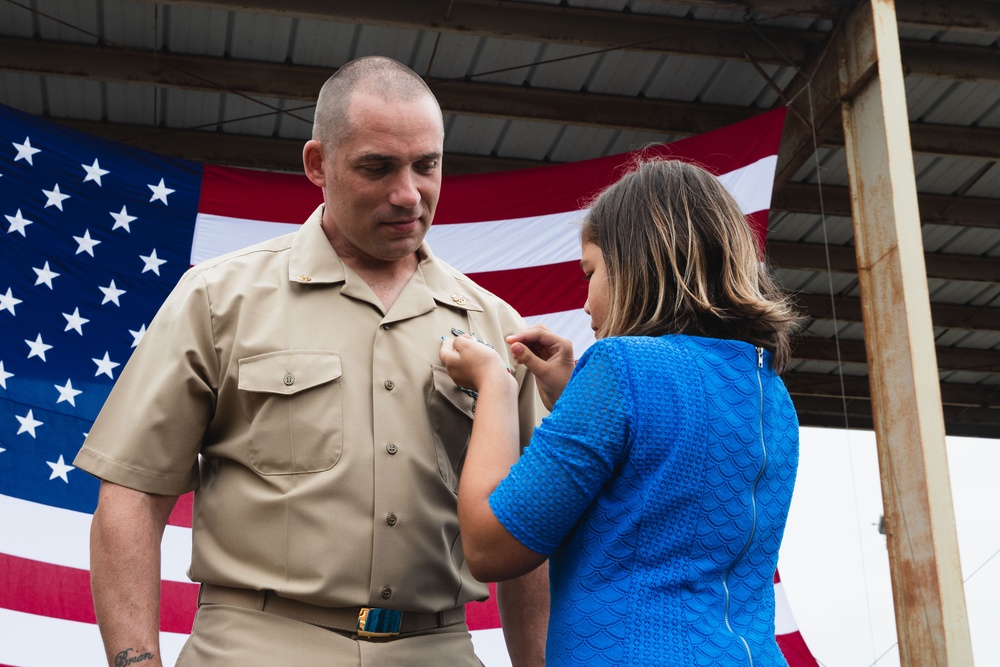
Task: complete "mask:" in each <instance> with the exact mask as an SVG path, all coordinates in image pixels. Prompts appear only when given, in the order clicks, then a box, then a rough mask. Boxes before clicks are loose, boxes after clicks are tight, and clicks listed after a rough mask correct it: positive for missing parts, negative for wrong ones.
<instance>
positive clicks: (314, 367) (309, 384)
mask: <svg viewBox="0 0 1000 667" xmlns="http://www.w3.org/2000/svg"><path fill="white" fill-rule="evenodd" d="M239 365H240V378H239V384H238V386H239V388H240V389H242V390H244V391H257V392H265V393H270V394H286V395H291V394H295V393H298V392H300V391H304V390H306V389H312V388H313V387H317V386H319V385H321V384H325V383H327V382H330V381H332V380H336V379H337V378H339V377H340V354H338V353H337V352H327V351H323V350H289V351H281V352H268V353H266V354H258V355H257V356H254V357H247V358H246V359H240V361H239Z"/></svg>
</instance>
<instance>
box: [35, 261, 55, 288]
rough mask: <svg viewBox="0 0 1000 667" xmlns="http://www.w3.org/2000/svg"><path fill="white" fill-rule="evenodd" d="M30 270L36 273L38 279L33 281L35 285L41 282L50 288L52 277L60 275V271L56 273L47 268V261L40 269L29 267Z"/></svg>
mask: <svg viewBox="0 0 1000 667" xmlns="http://www.w3.org/2000/svg"><path fill="white" fill-rule="evenodd" d="M31 270H32V271H34V272H35V273H37V274H38V280H36V281H35V285H41V284H42V283H44V284H46V285H48V286H49V289H52V279H53V278H58V277H59V276H61V275H62V274H61V273H56V272H55V271H52V270H50V269H49V263H48V262H45V266H43V267H42V268H40V269H36V268H35V267H31Z"/></svg>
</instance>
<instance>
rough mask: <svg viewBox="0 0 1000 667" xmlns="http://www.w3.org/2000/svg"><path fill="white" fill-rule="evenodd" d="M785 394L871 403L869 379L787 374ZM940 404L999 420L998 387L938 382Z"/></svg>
mask: <svg viewBox="0 0 1000 667" xmlns="http://www.w3.org/2000/svg"><path fill="white" fill-rule="evenodd" d="M782 379H783V380H784V381H785V385H786V386H787V387H788V391H789V392H791V393H792V394H796V395H800V396H824V397H829V398H839V397H841V396H843V397H845V398H847V399H849V400H853V399H859V398H860V399H864V400H866V401H870V400H871V391H870V389H869V385H868V377H867V376H861V375H844V376H843V377H841V376H840V375H837V374H829V375H827V374H821V373H801V372H799V371H788V372H787V373H785V374H784V375H783V376H782ZM941 403H942V405H946V406H952V407H959V408H990V409H993V410H996V416H997V421H1000V386H996V385H993V386H990V385H981V384H959V383H957V382H942V383H941Z"/></svg>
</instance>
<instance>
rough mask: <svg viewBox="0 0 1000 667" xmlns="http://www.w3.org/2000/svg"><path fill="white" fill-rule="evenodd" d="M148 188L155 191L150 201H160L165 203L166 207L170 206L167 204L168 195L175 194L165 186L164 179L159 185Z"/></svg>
mask: <svg viewBox="0 0 1000 667" xmlns="http://www.w3.org/2000/svg"><path fill="white" fill-rule="evenodd" d="M146 187H147V188H149V189H150V190H152V191H153V196H152V197H150V198H149V201H151V202H152V201H156V200H157V199H159V200H160V201H161V202H163V205H164V206H169V204H167V195H169V194H171V193H173V192H174V191H173V190H171V189H170V188H168V187H167V186H166V185H164V184H163V179H162V178H161V179H160V184H159V185H147V186H146Z"/></svg>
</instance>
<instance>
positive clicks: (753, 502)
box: [722, 347, 767, 667]
mask: <svg viewBox="0 0 1000 667" xmlns="http://www.w3.org/2000/svg"><path fill="white" fill-rule="evenodd" d="M763 368H764V348H762V347H758V348H757V390H758V396H759V405H760V409H759V411H758V425H759V433H760V448H761V454H762V459H761V465H760V470H759V471H757V477H755V478H754V480H753V484H751V485H750V513H751V523H750V535H749V536H748V537H747V541H746V544H744V545H743V549H742V550H741V551H740V553H739V554H737V555H736V558H734V559H733V562H732V563H730V564H729V566H728V567H727V568H726V569H725V571H724V572H723V573H722V588H723V590H724V591H725V594H726V605H725V611H724V612H723V616H724V618H725V621H726V628H727V629H728V630H729V631H730V632H731V633H733V634H734V635H736V637H737V638H738V639H739V640H740V643H742V644H743V648H744V649H745V650H746V652H747V660H748V661H749V664H750V667H753V653H751V651H750V644H748V643H747V640H746V638H745V637H744V636H743V635H741V634H739V633H737V632H736V631H735V630H733V626H732V625H731V624H730V623H729V573H730V571H732V569H733V566H735V565H736V563H737V562H738V561H739V560H740V558H742V557H743V554H745V553H746V552H747V549H749V548H750V543H751V542H752V541H753V536H754V533H755V532H756V531H757V484H758V483H759V482H760V478H761V477H763V476H764V469H765V468H766V467H767V445H766V444H765V443H764V382H763V379H762V378H761V372H762V370H763Z"/></svg>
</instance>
